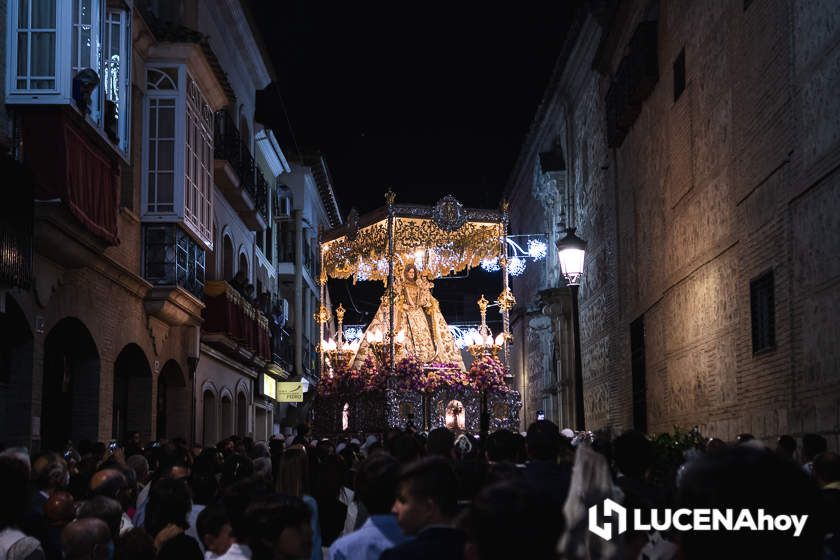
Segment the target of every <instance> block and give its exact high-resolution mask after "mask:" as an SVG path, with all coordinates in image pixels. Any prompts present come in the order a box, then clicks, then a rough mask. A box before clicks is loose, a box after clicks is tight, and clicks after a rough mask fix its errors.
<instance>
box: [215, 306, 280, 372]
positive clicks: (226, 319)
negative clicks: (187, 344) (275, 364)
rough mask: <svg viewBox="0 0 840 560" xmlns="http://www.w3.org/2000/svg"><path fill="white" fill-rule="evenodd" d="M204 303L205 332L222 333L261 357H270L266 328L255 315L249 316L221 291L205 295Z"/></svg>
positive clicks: (269, 342) (269, 344)
mask: <svg viewBox="0 0 840 560" xmlns="http://www.w3.org/2000/svg"><path fill="white" fill-rule="evenodd" d="M204 305H205V307H204V327H203V328H204V330H205V331H206V332H208V333H223V334H225V335H226V336H228V337H229V338H230V339H232V340H235V341H237V342H238V343H239V344H241V345H242V346H244V347H245V348H247V349H248V350H251V351H253V352H256V353H257V355H258V356H260V357H261V358H263V359H266V360H268V359H270V358H271V341H270V338H269V334H268V330H267V329H264V328H263V327H262V326H261V325H260V324H259V323H258V321H257V318H256V317H250V316H249V315H248V313H246V312H245V309H244V308H243V307H242V306H241V305H240V304H239V302H237V301H236V300H234V299H229V298H228V297H227V295H226V294H224V293H223V294H221V295H218V296H205V300H204Z"/></svg>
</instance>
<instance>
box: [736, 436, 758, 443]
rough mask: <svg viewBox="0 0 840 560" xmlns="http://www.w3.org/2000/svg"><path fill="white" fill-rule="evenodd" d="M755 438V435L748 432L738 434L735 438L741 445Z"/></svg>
mask: <svg viewBox="0 0 840 560" xmlns="http://www.w3.org/2000/svg"><path fill="white" fill-rule="evenodd" d="M754 439H755V436H754V435H752V434H748V433H743V434H738V435H737V437H736V438H735V443H737V444H738V445H741V444H743V443H747V442H748V441H752V440H754Z"/></svg>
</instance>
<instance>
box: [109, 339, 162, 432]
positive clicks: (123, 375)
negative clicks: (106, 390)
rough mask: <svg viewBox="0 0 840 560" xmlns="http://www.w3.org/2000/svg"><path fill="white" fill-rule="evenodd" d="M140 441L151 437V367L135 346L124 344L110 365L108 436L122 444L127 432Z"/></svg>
mask: <svg viewBox="0 0 840 560" xmlns="http://www.w3.org/2000/svg"><path fill="white" fill-rule="evenodd" d="M134 431H137V432H140V437H141V439H142V440H143V441H148V440H149V437H150V436H151V435H152V368H151V367H149V361H148V360H147V359H146V354H145V353H143V350H142V349H141V348H140V347H139V346H138V345H136V344H128V345H126V347H125V348H123V349H122V351H121V352H120V353H119V355H118V356H117V360H116V361H115V362H114V403H113V423H112V434H113V436H112V437H114V438H115V439H117V440H118V441H124V440H125V438H126V436H127V435H128V433H129V432H134Z"/></svg>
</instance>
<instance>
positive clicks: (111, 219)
mask: <svg viewBox="0 0 840 560" xmlns="http://www.w3.org/2000/svg"><path fill="white" fill-rule="evenodd" d="M69 111H71V109H66V108H50V109H46V110H32V111H27V112H26V113H25V114H24V115H23V118H22V122H23V127H22V129H23V130H22V132H23V142H24V150H23V151H24V163H25V164H26V166H27V167H28V168H30V170H31V171H32V174H33V175H34V177H35V182H36V185H37V188H36V192H35V197H36V198H37V199H39V200H51V199H56V198H58V199H61V201H62V202H64V204H66V205H67V208H68V209H69V210H70V212H71V213H72V214H73V216H75V218H76V219H78V220H79V222H81V223H82V225H83V226H84V227H85V228H86V229H87V230H88V231H90V232H91V233H93V234H94V235H96V236H98V237H100V238H102V239H104V240H105V241H106V242H108V243H110V244H111V245H116V244H117V243H119V238H118V237H117V212H118V210H119V207H118V204H119V179H120V171H119V165H118V164H117V161H116V159H115V156H110V155H109V154H107V152H106V151H105V148H100V147H98V146H96V145H95V144H94V143H93V142H91V141H90V140H89V139H88V138H87V136H88V135H90V134H95V132H94V131H93V130H91V131H89V132H83V131H82V127H89V126H91V125H90V124H88V123H86V122H83V121H79V122H76V121H77V120H80V119H81V117H78V116H75V117H74V116H71V115H70V114H68V113H69ZM103 142H105V141H104V140H103Z"/></svg>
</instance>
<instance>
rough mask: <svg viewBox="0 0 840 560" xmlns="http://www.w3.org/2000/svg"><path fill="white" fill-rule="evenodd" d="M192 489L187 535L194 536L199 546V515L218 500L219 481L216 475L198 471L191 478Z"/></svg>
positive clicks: (200, 542)
mask: <svg viewBox="0 0 840 560" xmlns="http://www.w3.org/2000/svg"><path fill="white" fill-rule="evenodd" d="M190 490H191V491H192V508H190V513H189V515H187V523H188V524H189V528H188V529H187V531H186V532H187V536H190V537H192V538H194V539H195V540H196V541H197V542H198V544H199V546H202V541H201V538H200V536H199V534H198V532H197V530H196V526H197V520H198V516H199V515H200V514H201V512H202V511H203V510H204V508H206V507H207V506H209V505H210V504H212V503H214V502H215V501H216V495H217V493H218V490H219V483H218V481H216V477H215V476H214V475H212V474H209V473H204V472H197V473H194V474H193V475H192V477H191V478H190ZM202 552H203V550H202Z"/></svg>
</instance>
